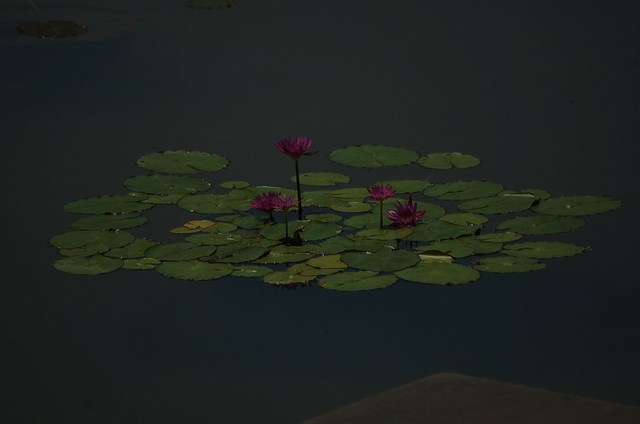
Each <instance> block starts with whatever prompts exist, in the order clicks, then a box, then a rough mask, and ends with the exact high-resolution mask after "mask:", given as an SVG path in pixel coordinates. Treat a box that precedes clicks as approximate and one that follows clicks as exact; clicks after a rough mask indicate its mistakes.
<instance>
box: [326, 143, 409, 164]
mask: <svg viewBox="0 0 640 424" xmlns="http://www.w3.org/2000/svg"><path fill="white" fill-rule="evenodd" d="M419 157H420V155H419V154H418V153H417V152H415V151H413V150H409V149H405V148H402V147H394V146H382V145H372V144H363V145H360V146H349V147H343V148H341V149H337V150H334V151H333V152H331V154H330V155H329V159H331V160H332V161H334V162H336V163H339V164H341V165H347V166H353V167H356V168H382V167H385V166H402V165H408V164H410V163H413V162H415V161H416V160H418V158H419Z"/></svg>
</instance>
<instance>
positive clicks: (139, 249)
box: [104, 238, 160, 259]
mask: <svg viewBox="0 0 640 424" xmlns="http://www.w3.org/2000/svg"><path fill="white" fill-rule="evenodd" d="M159 245H160V243H159V242H157V241H154V240H150V239H146V238H137V239H135V240H134V241H133V242H131V243H129V244H127V245H126V246H123V247H118V248H114V249H111V250H109V251H108V252H106V253H105V254H104V255H105V256H110V257H112V258H120V259H133V258H142V257H143V256H144V253H145V252H146V251H147V250H148V249H150V248H152V247H155V246H159Z"/></svg>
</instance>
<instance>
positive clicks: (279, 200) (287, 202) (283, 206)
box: [274, 194, 296, 212]
mask: <svg viewBox="0 0 640 424" xmlns="http://www.w3.org/2000/svg"><path fill="white" fill-rule="evenodd" d="M295 205H296V200H295V199H294V198H293V196H289V195H288V194H285V195H284V196H281V195H278V197H276V199H275V201H274V206H275V208H276V209H280V210H282V211H285V212H287V211H288V210H289V209H291V208H292V207H294V206H295Z"/></svg>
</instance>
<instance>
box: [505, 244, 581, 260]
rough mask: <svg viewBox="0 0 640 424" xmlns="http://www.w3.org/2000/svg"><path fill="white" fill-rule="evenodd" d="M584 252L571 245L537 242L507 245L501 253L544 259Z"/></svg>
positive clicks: (578, 247)
mask: <svg viewBox="0 0 640 424" xmlns="http://www.w3.org/2000/svg"><path fill="white" fill-rule="evenodd" d="M584 251H585V248H584V247H582V246H578V245H575V244H571V243H561V242H557V241H537V242H529V243H516V244H510V245H507V246H505V248H504V250H503V251H502V253H505V254H507V255H510V256H522V257H527V258H535V259H546V258H560V257H564V256H573V255H577V254H579V253H582V252H584Z"/></svg>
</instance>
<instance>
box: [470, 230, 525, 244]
mask: <svg viewBox="0 0 640 424" xmlns="http://www.w3.org/2000/svg"><path fill="white" fill-rule="evenodd" d="M476 238H477V239H478V240H482V241H486V242H491V243H508V242H510V241H516V240H520V239H521V238H522V235H520V234H518V233H512V232H509V231H505V232H502V233H489V234H481V235H479V236H477V237H476Z"/></svg>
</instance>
